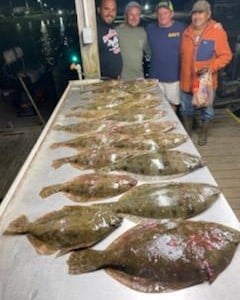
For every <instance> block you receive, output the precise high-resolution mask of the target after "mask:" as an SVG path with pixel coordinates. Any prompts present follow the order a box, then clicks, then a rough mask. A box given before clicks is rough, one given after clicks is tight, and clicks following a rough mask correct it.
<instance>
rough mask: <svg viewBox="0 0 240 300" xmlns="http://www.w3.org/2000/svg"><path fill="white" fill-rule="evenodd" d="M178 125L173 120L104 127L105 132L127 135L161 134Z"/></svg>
mask: <svg viewBox="0 0 240 300" xmlns="http://www.w3.org/2000/svg"><path fill="white" fill-rule="evenodd" d="M175 127H176V123H175V122H171V121H157V120H155V121H145V122H141V123H137V122H136V123H132V124H121V123H118V124H115V125H111V124H110V125H109V126H107V127H106V128H104V132H109V133H111V134H113V133H119V134H126V135H132V136H137V135H143V134H148V135H151V134H153V135H156V134H161V133H163V132H168V131H170V130H173V129H174V128H175Z"/></svg>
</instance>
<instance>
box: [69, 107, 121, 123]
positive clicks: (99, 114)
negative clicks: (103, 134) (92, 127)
mask: <svg viewBox="0 0 240 300" xmlns="http://www.w3.org/2000/svg"><path fill="white" fill-rule="evenodd" d="M115 114H117V111H116V110H113V109H105V110H87V109H82V110H80V111H75V112H71V113H68V114H67V115H66V116H67V117H76V118H80V119H86V120H87V121H89V120H92V121H94V120H101V119H105V118H107V117H108V118H110V116H113V115H115Z"/></svg>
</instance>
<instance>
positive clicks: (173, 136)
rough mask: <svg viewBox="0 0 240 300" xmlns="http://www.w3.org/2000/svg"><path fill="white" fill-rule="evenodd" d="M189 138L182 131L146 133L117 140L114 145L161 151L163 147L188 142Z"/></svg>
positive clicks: (168, 147) (166, 147)
mask: <svg viewBox="0 0 240 300" xmlns="http://www.w3.org/2000/svg"><path fill="white" fill-rule="evenodd" d="M187 139H188V137H187V136H186V135H184V134H181V133H158V134H154V135H153V134H145V135H143V136H141V137H134V136H133V137H126V138H125V139H123V140H121V141H119V142H115V143H114V147H118V148H132V149H138V150H150V151H161V150H162V149H170V148H175V147H177V146H179V145H181V144H183V143H184V142H186V141H187Z"/></svg>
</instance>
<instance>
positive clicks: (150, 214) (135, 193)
mask: <svg viewBox="0 0 240 300" xmlns="http://www.w3.org/2000/svg"><path fill="white" fill-rule="evenodd" d="M219 194H220V190H219V189H218V188H217V187H216V186H213V185H210V184H206V183H153V184H149V183H148V184H142V185H139V186H136V187H134V188H132V189H131V190H129V191H128V192H127V193H125V194H124V195H123V196H121V197H120V199H119V200H118V201H117V202H111V203H102V204H97V205H96V207H99V208H101V209H103V208H107V209H111V210H112V211H114V212H115V213H124V214H129V215H134V216H139V217H144V218H155V219H171V218H184V219H185V218H191V217H193V216H195V215H197V214H199V213H201V212H202V211H204V210H205V209H207V208H208V207H209V206H210V205H211V204H212V203H213V202H214V201H216V200H217V198H218V196H219Z"/></svg>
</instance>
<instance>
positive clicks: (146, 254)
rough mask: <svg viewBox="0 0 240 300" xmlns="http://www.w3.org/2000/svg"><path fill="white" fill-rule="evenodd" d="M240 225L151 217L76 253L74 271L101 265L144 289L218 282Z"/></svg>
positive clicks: (71, 263) (71, 266)
mask: <svg viewBox="0 0 240 300" xmlns="http://www.w3.org/2000/svg"><path fill="white" fill-rule="evenodd" d="M239 241H240V233H239V231H237V230H235V229H232V228H229V227H227V226H224V225H220V224H216V223H207V222H193V221H179V222H177V221H169V222H167V223H165V224H164V223H162V224H161V223H159V222H153V221H152V222H146V223H143V224H139V225H137V226H135V227H134V228H132V229H130V230H128V231H127V232H125V233H124V234H123V235H121V236H120V237H119V238H118V239H116V240H115V241H113V243H112V244H111V245H110V246H108V248H107V249H106V250H103V251H98V250H93V249H86V250H83V251H78V252H75V253H72V254H71V255H70V258H69V260H68V265H69V273H70V274H81V273H86V272H90V271H94V270H96V269H100V268H107V273H108V274H109V275H111V276H112V277H113V278H115V279H116V280H118V281H119V282H121V283H122V284H124V285H126V286H128V287H130V288H132V289H135V290H137V291H140V292H154V293H157V292H167V291H172V290H178V289H182V288H186V287H188V286H192V285H196V284H199V283H201V282H204V281H209V282H210V283H212V282H213V281H214V280H215V279H216V277H217V276H218V275H219V274H220V273H221V272H222V271H223V270H224V269H225V268H226V267H227V266H228V265H229V264H230V262H231V260H232V257H233V255H234V252H235V250H236V247H237V244H238V243H239Z"/></svg>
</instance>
